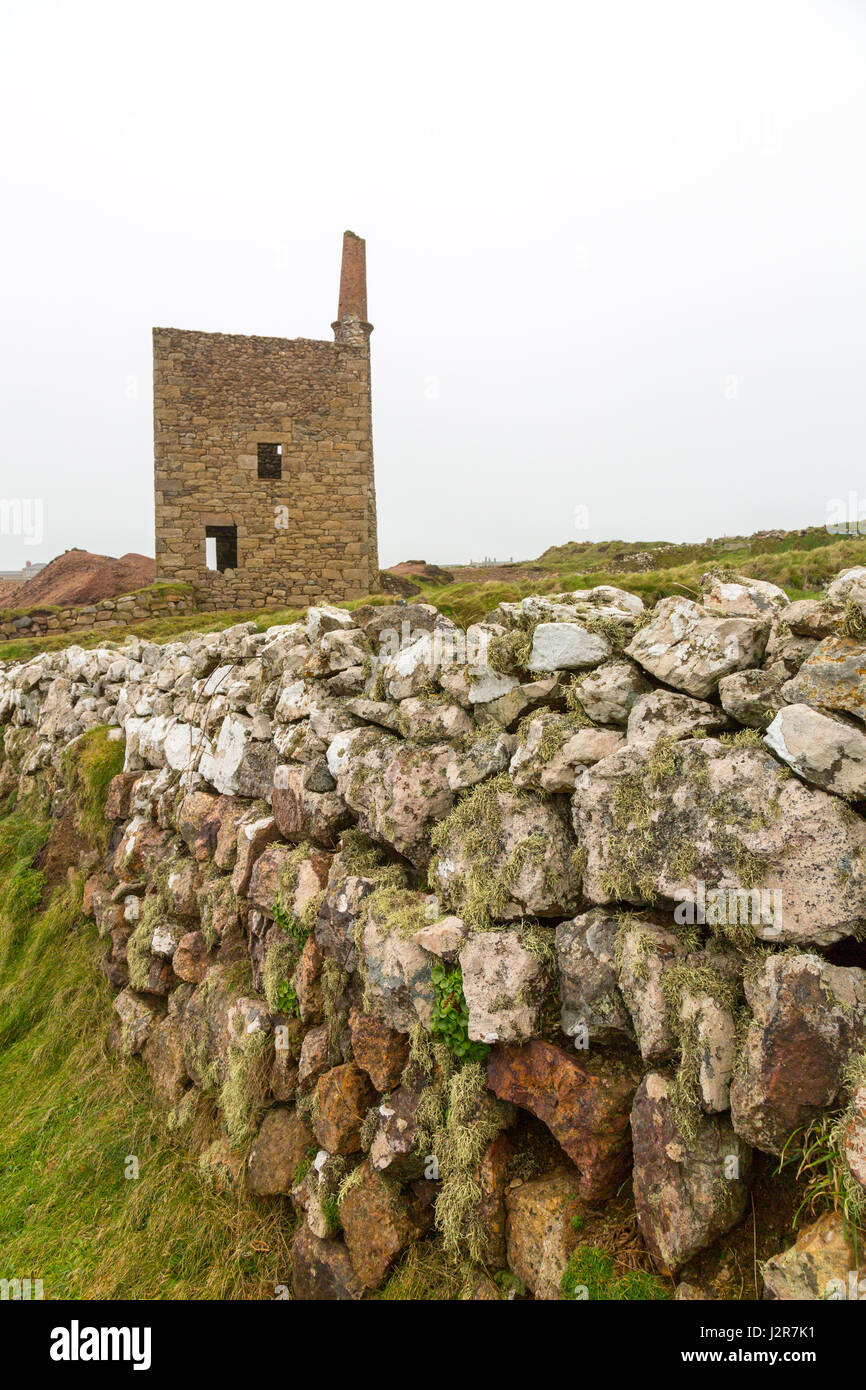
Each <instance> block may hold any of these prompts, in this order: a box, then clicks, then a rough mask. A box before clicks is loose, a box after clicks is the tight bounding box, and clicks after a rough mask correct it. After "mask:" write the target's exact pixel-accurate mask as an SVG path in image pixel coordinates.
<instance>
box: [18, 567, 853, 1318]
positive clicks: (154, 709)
mask: <svg viewBox="0 0 866 1390" xmlns="http://www.w3.org/2000/svg"><path fill="white" fill-rule="evenodd" d="M864 670H866V570H855V571H851V572H848V573H847V574H844V575H842V576H840V577H839V579H837V580H836V581H835V582H834V584H833V585H832V586H831V587H830V590H829V593H828V596H827V599H826V601H824V602H821V603H818V602H808V603H804V602H798V603H790V602H789V601H788V599H787V596H786V595H785V594H784V593H782V591H781V590H779V589H776V588H774V586H772V585H768V584H765V583H760V582H757V581H751V580H749V579H744V578H739V577H725V578H719V577H717V576H712V575H711V576H707V578H706V581H705V584H704V592H703V594H702V598H701V601H700V602H699V603H698V602H692V601H690V600H685V599H666V600H663V601H662V602H660V603H659V604H658V605H657V606H656V608H655V609H654V610H652V611H646V610H645V609H644V606H643V604H642V603H641V601H640V599H637V598H635V596H633V595H630V594H627V593H624V592H623V591H621V590H618V589H615V588H613V587H610V586H602V587H599V588H596V589H592V590H587V591H579V592H576V593H566V594H561V595H554V596H552V597H551V596H544V597H529V598H526V599H523V600H522V601H521V602H519V603H503V604H501V605H500V606H499V608H498V609H496V610H495V612H493V613H492V614H491V615H490V616H489V618H488V620H487V621H485V622H484V623H480V624H476V625H474V626H473V627H471V628H470V629H468V631H466V632H462V631H460V630H459V629H458V628H456V627H455V625H454V624H453V623H451V622H450V621H449V620H448V619H447V618H445V617H444V616H443V615H442V614H440V613H438V612H437V611H436V610H435V609H433V608H431V607H429V606H426V605H422V604H408V605H407V604H398V605H394V606H386V607H375V606H369V607H366V608H361V609H358V610H356V611H354V612H352V613H349V612H348V611H345V610H342V609H339V608H335V607H331V606H317V607H312V608H310V609H309V611H308V613H307V616H306V619H305V621H304V622H299V623H294V624H291V625H287V626H281V627H276V628H271V629H269V630H268V631H266V632H259V631H257V630H256V628H255V626H254V625H253V624H251V623H246V624H241V625H239V626H237V627H234V628H230V629H228V630H227V631H224V632H220V633H213V634H205V635H201V636H195V637H190V638H189V639H187V640H185V641H178V642H170V643H167V644H165V645H157V644H154V643H149V642H145V641H141V640H139V639H133V640H130V641H128V642H126V643H125V644H124V645H122V646H119V647H111V648H108V647H106V648H97V649H95V650H92V651H83V650H81V649H80V648H77V647H74V646H73V647H70V648H68V649H67V650H65V651H63V652H59V653H52V654H46V655H42V656H38V657H35V658H33V659H32V660H30V661H28V662H26V663H22V664H18V665H7V666H6V667H5V668H3V669H2V671H0V719H2V721H3V724H4V762H3V766H2V772H0V782H2V790H3V791H4V792H5V793H7V794H8V793H15V794H17V795H18V796H19V797H22V798H23V797H25V796H27V795H28V794H29V793H38V794H42V795H45V794H48V793H50V794H51V796H52V805H53V809H54V811H55V813H56V814H58V815H62V814H64V813H65V812H67V811H68V809H69V808H68V805H67V798H68V791H65V790H64V768H65V766H66V764H67V758H66V753H67V751H68V749H69V748H70V745H74V743H75V741H76V740H78V739H80V738H82V737H83V736H86V735H87V734H88V733H89V732H90V731H92V730H94V729H97V728H104V729H106V730H107V732H106V733H105V735H104V737H106V738H107V739H109V740H113V739H117V740H119V741H121V742H122V743H123V747H124V760H125V761H124V770H123V771H122V772H121V773H120V774H119V775H118V776H117V777H115V779H114V781H113V782H112V784H111V786H110V788H109V795H108V803H107V806H106V815H107V817H108V818H109V820H110V821H111V823H112V826H113V835H112V839H111V844H110V848H109V852H108V855H107V857H106V858H105V860H104V862H100V863H94V864H89V865H88V868H89V875H88V878H87V883H86V889H85V909H86V911H87V913H88V914H89V915H92V917H93V919H94V920H95V922H96V924H97V927H98V930H99V933H100V935H101V936H102V937H103V938H104V941H105V945H106V955H105V958H104V961H103V964H102V968H103V970H104V972H105V974H106V976H107V978H108V979H109V981H110V982H111V984H112V986H113V987H114V989H115V990H116V991H117V994H116V999H115V1005H114V1009H115V1024H114V1034H113V1036H114V1042H115V1045H116V1046H117V1047H118V1048H119V1049H120V1050H121V1051H122V1052H123V1053H124V1054H126V1055H128V1056H136V1057H140V1058H141V1059H142V1061H143V1063H144V1065H145V1066H146V1068H147V1070H148V1072H149V1073H150V1076H151V1078H152V1080H153V1086H154V1090H155V1094H156V1097H157V1098H158V1100H159V1102H160V1103H161V1104H162V1105H163V1106H164V1107H165V1109H166V1112H167V1122H169V1123H171V1124H172V1125H173V1126H174V1127H175V1128H176V1129H178V1130H182V1129H183V1128H184V1127H185V1126H187V1127H189V1132H190V1133H191V1134H192V1133H193V1132H194V1130H195V1123H194V1122H195V1117H196V1114H197V1113H198V1111H199V1108H200V1107H201V1106H202V1105H205V1104H208V1105H210V1106H216V1107H218V1113H219V1115H220V1117H221V1122H222V1132H221V1135H220V1138H219V1139H218V1140H216V1141H214V1142H213V1143H212V1144H211V1145H210V1147H209V1148H208V1150H207V1152H206V1153H205V1154H204V1155H203V1156H202V1158H203V1161H205V1162H207V1163H208V1164H210V1166H211V1168H212V1169H213V1171H214V1172H218V1173H219V1174H220V1175H221V1178H222V1180H223V1181H225V1182H227V1183H232V1182H234V1183H244V1184H246V1186H247V1187H248V1189H249V1190H250V1191H251V1192H253V1193H256V1194H258V1195H261V1196H267V1197H271V1198H273V1199H274V1200H277V1201H281V1202H283V1203H284V1204H285V1207H286V1220H287V1221H289V1220H294V1221H296V1223H297V1233H296V1235H295V1238H294V1244H293V1271H292V1284H293V1290H294V1295H295V1297H297V1298H301V1299H358V1298H363V1297H367V1296H370V1295H371V1294H372V1293H373V1292H374V1291H376V1290H378V1289H380V1288H381V1287H382V1285H383V1284H384V1283H385V1282H386V1281H387V1280H388V1278H389V1277H390V1275H391V1273H392V1271H393V1270H394V1268H395V1267H396V1266H398V1265H399V1263H400V1262H401V1261H403V1260H405V1259H406V1258H407V1253H408V1252H411V1250H412V1249H413V1248H414V1247H415V1246H417V1245H418V1244H419V1243H421V1244H422V1245H423V1247H424V1248H425V1249H430V1250H434V1249H435V1250H438V1251H440V1252H443V1254H444V1257H445V1258H446V1259H450V1260H451V1261H452V1262H457V1263H458V1264H459V1267H460V1268H461V1269H462V1270H463V1276H462V1277H464V1291H465V1293H466V1294H467V1296H470V1297H478V1298H496V1297H501V1296H506V1294H508V1293H510V1294H512V1295H513V1294H514V1292H515V1291H517V1292H518V1293H522V1294H526V1295H527V1296H532V1297H534V1298H537V1299H557V1298H562V1297H575V1296H576V1297H581V1296H584V1295H583V1293H582V1292H581V1290H582V1289H583V1288H584V1286H583V1285H582V1284H581V1282H580V1276H579V1269H580V1266H579V1263H578V1264H575V1260H576V1259H578V1257H579V1255H580V1250H581V1243H580V1242H581V1236H580V1234H579V1233H580V1231H581V1229H583V1228H584V1227H586V1225H587V1223H589V1225H590V1227H592V1223H593V1222H594V1221H596V1220H598V1219H601V1218H599V1217H598V1213H599V1212H601V1213H604V1212H606V1211H608V1210H615V1211H616V1212H618V1213H619V1214H620V1216H621V1215H622V1211H623V1204H625V1208H626V1209H627V1213H628V1212H630V1213H631V1217H630V1218H628V1219H632V1220H633V1221H634V1222H636V1226H635V1230H636V1231H637V1232H638V1235H637V1236H636V1237H635V1243H634V1246H633V1250H632V1258H633V1264H634V1267H635V1268H639V1269H642V1270H643V1271H644V1272H645V1274H646V1277H647V1278H648V1279H650V1276H651V1274H652V1272H654V1276H655V1282H653V1280H651V1286H652V1288H653V1289H654V1290H656V1291H657V1292H658V1291H661V1292H663V1291H664V1290H665V1289H668V1290H670V1291H673V1289H674V1287H676V1288H677V1291H678V1296H679V1297H713V1296H738V1294H737V1292H736V1290H733V1289H732V1288H729V1287H728V1285H726V1284H725V1283H724V1279H721V1282H719V1279H720V1278H721V1276H719V1277H718V1278H716V1282H713V1280H712V1279H711V1278H710V1275H709V1274H708V1272H707V1271H708V1269H709V1267H710V1265H709V1264H708V1260H709V1261H710V1263H711V1257H713V1255H714V1252H716V1253H718V1252H719V1251H721V1252H724V1250H725V1249H726V1248H727V1247H728V1244H729V1243H732V1242H733V1243H735V1242H736V1241H737V1239H738V1233H742V1232H743V1231H744V1229H745V1228H744V1226H743V1222H744V1220H745V1218H746V1214H747V1213H748V1212H750V1211H751V1209H752V1202H753V1200H754V1192H755V1191H758V1193H759V1196H758V1202H757V1209H758V1210H759V1212H760V1211H761V1210H762V1207H761V1200H762V1199H761V1197H760V1192H761V1191H763V1190H764V1189H759V1188H758V1187H757V1186H756V1185H757V1184H759V1183H766V1181H767V1174H768V1172H770V1171H771V1170H772V1168H773V1167H774V1166H775V1164H776V1162H777V1160H778V1158H779V1156H780V1155H781V1154H782V1153H783V1151H784V1150H785V1149H786V1146H787V1145H788V1144H789V1143H790V1142H791V1139H792V1136H795V1135H796V1134H797V1132H798V1131H802V1129H803V1127H804V1126H808V1125H809V1124H810V1123H811V1122H813V1121H814V1120H816V1119H821V1118H822V1117H827V1116H835V1117H836V1120H835V1129H834V1131H833V1133H834V1135H835V1140H834V1142H835V1144H836V1148H837V1150H838V1158H839V1162H840V1164H841V1165H842V1170H841V1171H842V1172H843V1176H844V1182H845V1185H846V1191H847V1193H848V1200H849V1207H850V1210H852V1211H853V1210H860V1209H861V1208H860V1206H859V1205H858V1204H859V1203H860V1202H861V1200H862V1194H863V1191H864V1184H866V1162H864V1158H863V1155H864V1153H866V1103H864V1101H866V1086H864V1084H863V1083H864V1081H866V1075H864V1071H863V1058H864V1054H866V950H864V947H863V946H862V944H861V943H862V934H863V928H864V923H866V820H864V816H863V811H864V805H866V729H864V710H866V698H864V697H866V677H864V674H863V672H864ZM91 736H92V735H91ZM762 1175H763V1176H762ZM753 1189H754V1190H753ZM623 1219H624V1220H625V1219H626V1218H623ZM822 1223H823V1224H822V1227H821V1232H820V1237H819V1236H815V1237H814V1239H812V1238H811V1237H809V1236H808V1234H807V1233H804V1234H803V1235H802V1236H801V1237H800V1238H799V1239H798V1243H797V1245H792V1239H791V1240H789V1241H788V1242H787V1244H788V1245H790V1246H791V1248H790V1249H784V1250H779V1249H771V1250H767V1251H766V1252H765V1253H766V1254H770V1255H772V1256H773V1258H772V1259H770V1261H769V1263H768V1264H767V1266H766V1269H765V1271H764V1280H765V1289H766V1293H767V1296H772V1297H778V1298H794V1297H803V1296H805V1297H826V1296H828V1290H830V1291H831V1292H830V1295H829V1296H835V1295H834V1294H833V1293H832V1289H833V1288H835V1287H836V1285H835V1284H834V1281H835V1280H841V1281H842V1283H843V1284H844V1285H845V1287H847V1286H848V1283H849V1276H850V1273H851V1270H852V1268H853V1269H854V1270H855V1274H856V1260H857V1256H856V1253H855V1252H854V1251H853V1249H852V1246H851V1243H850V1240H849V1234H850V1232H848V1233H846V1230H845V1228H844V1227H843V1226H842V1224H841V1222H840V1220H839V1219H838V1218H836V1217H834V1216H832V1215H829V1216H827V1217H824V1218H822ZM747 1236H748V1240H749V1242H751V1234H750V1233H747ZM751 1249H752V1247H751V1244H749V1251H751ZM815 1249H819V1251H820V1258H819V1259H818V1260H817V1261H816V1258H815V1255H814V1251H815ZM750 1258H751V1256H750ZM634 1262H636V1264H635V1263H634ZM714 1267H715V1266H714ZM720 1267H724V1259H721V1261H720ZM714 1277H715V1276H714ZM702 1281H703V1282H702ZM740 1286H741V1284H740ZM646 1287H650V1286H649V1285H647V1286H646ZM804 1290H805V1291H806V1292H805V1293H804Z"/></svg>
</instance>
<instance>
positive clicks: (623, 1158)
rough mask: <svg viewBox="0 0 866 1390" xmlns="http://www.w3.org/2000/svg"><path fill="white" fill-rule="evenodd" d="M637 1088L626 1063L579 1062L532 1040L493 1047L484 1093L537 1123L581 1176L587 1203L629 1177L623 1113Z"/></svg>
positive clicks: (600, 1058)
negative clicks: (526, 1112)
mask: <svg viewBox="0 0 866 1390" xmlns="http://www.w3.org/2000/svg"><path fill="white" fill-rule="evenodd" d="M639 1080H640V1069H639V1067H638V1065H637V1063H636V1061H635V1060H634V1059H633V1058H631V1057H630V1056H626V1055H622V1056H621V1055H619V1054H610V1055H606V1054H602V1053H598V1054H595V1055H593V1056H587V1057H579V1056H577V1055H572V1054H570V1053H568V1052H565V1051H564V1050H563V1048H561V1047H555V1046H554V1045H553V1044H552V1043H547V1042H543V1041H542V1040H541V1039H539V1038H534V1039H533V1040H532V1041H531V1042H528V1043H525V1044H524V1045H523V1046H516V1045H514V1044H510V1045H507V1046H500V1047H495V1048H494V1049H493V1051H492V1052H491V1053H490V1056H489V1058H488V1062H487V1085H488V1086H489V1087H490V1089H491V1091H493V1092H494V1094H495V1095H497V1096H499V1098H500V1099H501V1100H509V1101H513V1102H514V1103H515V1104H516V1105H520V1106H522V1107H523V1109H524V1110H529V1111H531V1112H532V1114H533V1115H537V1116H538V1118H539V1119H540V1120H542V1121H543V1122H544V1124H546V1125H547V1127H548V1129H549V1130H550V1131H551V1133H552V1134H553V1136H554V1138H555V1139H556V1140H557V1141H558V1142H559V1143H560V1144H561V1145H562V1147H563V1149H564V1150H565V1152H566V1153H567V1154H568V1157H569V1158H570V1159H571V1160H572V1161H573V1162H574V1163H575V1164H576V1165H577V1167H578V1169H579V1170H580V1179H579V1183H578V1189H579V1192H580V1195H581V1197H584V1198H587V1199H589V1200H597V1199H598V1198H602V1197H608V1196H610V1195H611V1194H612V1193H613V1192H615V1191H616V1188H617V1187H618V1186H619V1184H620V1182H621V1181H622V1180H623V1178H624V1177H625V1176H626V1174H627V1172H628V1161H629V1149H630V1134H629V1112H630V1109H631V1103H632V1098H633V1096H634V1093H635V1090H636V1088H637V1084H638V1081H639Z"/></svg>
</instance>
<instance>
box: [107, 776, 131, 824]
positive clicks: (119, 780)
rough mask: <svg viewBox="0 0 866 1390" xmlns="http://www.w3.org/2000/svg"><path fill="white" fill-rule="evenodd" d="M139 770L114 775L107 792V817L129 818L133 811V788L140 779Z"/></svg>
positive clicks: (111, 818)
mask: <svg viewBox="0 0 866 1390" xmlns="http://www.w3.org/2000/svg"><path fill="white" fill-rule="evenodd" d="M138 778H139V774H138V773H137V772H118V774H117V776H116V777H112V779H111V781H110V782H109V784H108V790H107V792H106V793H105V819H106V820H127V819H128V817H129V815H130V812H131V802H132V789H133V787H134V786H135V784H136V782H137V781H138Z"/></svg>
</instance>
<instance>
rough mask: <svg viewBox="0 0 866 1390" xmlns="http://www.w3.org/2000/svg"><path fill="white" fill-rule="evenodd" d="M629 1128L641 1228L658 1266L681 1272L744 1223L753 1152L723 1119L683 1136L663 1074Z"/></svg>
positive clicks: (642, 1098)
mask: <svg viewBox="0 0 866 1390" xmlns="http://www.w3.org/2000/svg"><path fill="white" fill-rule="evenodd" d="M631 1126H632V1133H633V1137H634V1200H635V1208H636V1210H637V1219H638V1225H639V1226H640V1230H641V1235H642V1236H643V1238H644V1241H645V1242H646V1246H647V1249H648V1250H649V1251H650V1254H651V1255H652V1256H653V1258H654V1259H655V1260H656V1262H657V1264H658V1265H659V1266H660V1268H661V1269H663V1270H666V1271H668V1272H670V1273H675V1272H676V1270H678V1269H680V1268H681V1266H682V1265H684V1264H685V1263H686V1262H687V1261H688V1260H690V1259H691V1258H692V1256H693V1255H697V1254H698V1253H699V1252H700V1251H701V1250H705V1249H706V1247H707V1246H708V1245H711V1244H712V1243H713V1241H714V1240H716V1239H717V1238H718V1237H719V1236H720V1235H723V1234H724V1233H725V1231H728V1230H730V1229H731V1227H732V1226H735V1225H736V1224H737V1222H738V1221H741V1220H742V1218H743V1216H744V1214H745V1211H746V1207H747V1205H748V1200H749V1189H748V1183H747V1180H748V1177H749V1171H750V1166H751V1150H750V1149H749V1148H748V1146H747V1145H746V1144H744V1143H743V1140H742V1139H741V1138H740V1137H739V1135H737V1134H735V1133H734V1131H733V1129H732V1128H731V1125H730V1123H729V1121H728V1120H727V1118H722V1116H720V1115H702V1116H700V1117H699V1118H698V1119H697V1121H696V1127H695V1130H694V1132H693V1133H691V1132H690V1133H689V1134H688V1135H686V1134H684V1133H683V1130H682V1128H681V1127H680V1124H679V1123H678V1119H677V1113H676V1111H675V1109H674V1106H673V1105H672V1103H671V1099H670V1082H669V1081H668V1079H667V1078H666V1077H665V1076H663V1075H662V1074H661V1073H660V1072H650V1073H649V1075H648V1076H646V1077H645V1078H644V1080H643V1081H642V1082H641V1085H640V1087H639V1088H638V1091H637V1095H636V1096H635V1101H634V1108H633V1110H632V1117H631Z"/></svg>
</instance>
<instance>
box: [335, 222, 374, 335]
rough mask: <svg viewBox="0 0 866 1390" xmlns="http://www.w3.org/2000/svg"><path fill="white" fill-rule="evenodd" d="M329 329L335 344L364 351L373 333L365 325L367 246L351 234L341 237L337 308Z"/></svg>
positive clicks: (370, 328)
mask: <svg viewBox="0 0 866 1390" xmlns="http://www.w3.org/2000/svg"><path fill="white" fill-rule="evenodd" d="M331 327H332V328H333V330H334V339H335V341H336V342H338V343H347V344H349V345H350V346H353V347H363V346H364V345H365V344H366V343H368V342H369V340H370V334H371V333H372V331H373V325H372V324H371V323H368V322H367V244H366V242H365V241H364V238H363V237H359V236H355V233H354V232H344V233H343V264H342V268H341V270H340V305H339V308H338V310H337V321H336V323H332V324H331Z"/></svg>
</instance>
